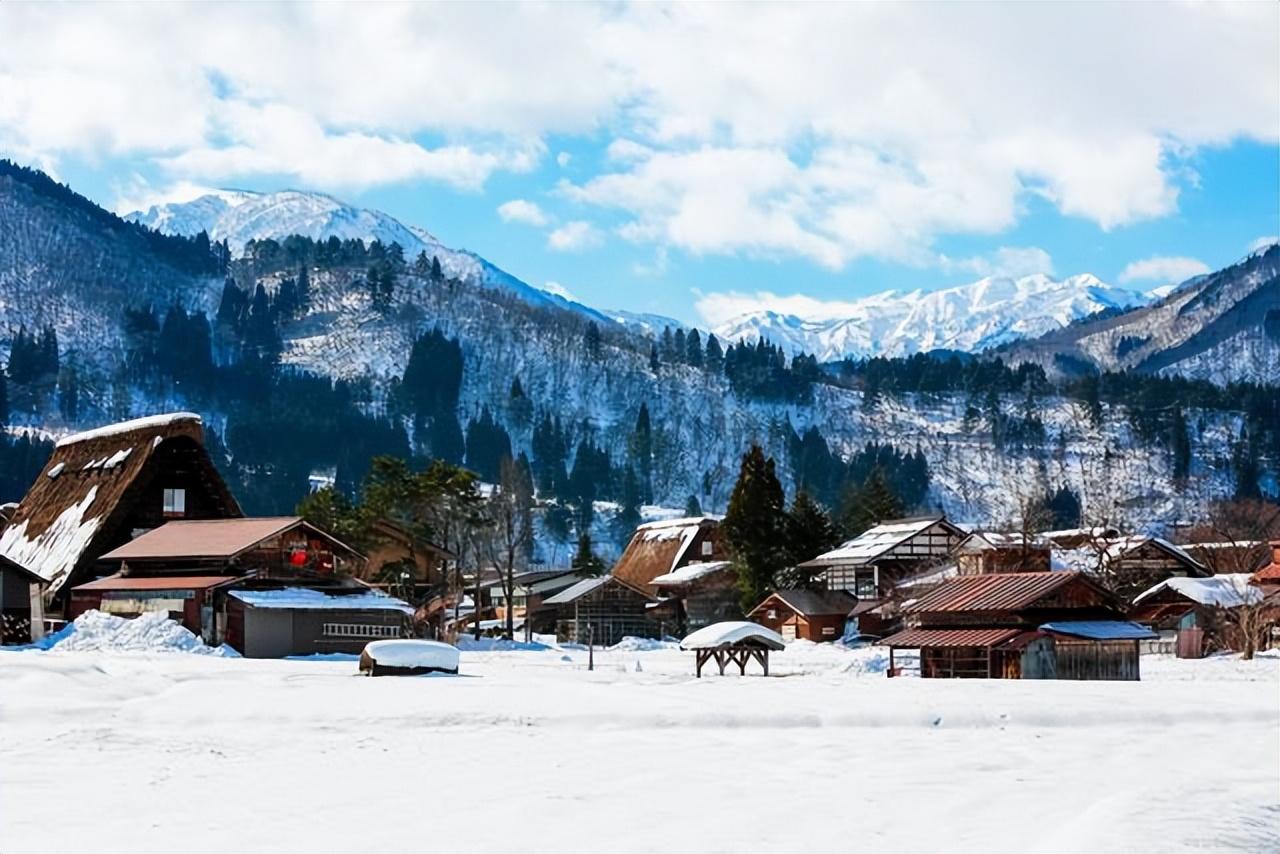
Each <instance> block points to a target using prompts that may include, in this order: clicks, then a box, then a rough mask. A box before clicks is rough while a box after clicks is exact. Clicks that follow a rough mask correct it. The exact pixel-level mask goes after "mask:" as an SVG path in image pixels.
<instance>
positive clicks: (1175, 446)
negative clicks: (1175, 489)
mask: <svg viewBox="0 0 1280 854" xmlns="http://www.w3.org/2000/svg"><path fill="white" fill-rule="evenodd" d="M1169 455H1170V457H1171V458H1172V467H1173V479H1174V480H1175V481H1177V482H1178V483H1179V484H1183V483H1185V482H1186V480H1187V476H1188V475H1189V474H1190V473H1191V437H1190V436H1189V435H1187V419H1186V416H1185V415H1183V413H1182V407H1181V406H1177V407H1174V410H1173V419H1172V423H1171V424H1170V425H1169Z"/></svg>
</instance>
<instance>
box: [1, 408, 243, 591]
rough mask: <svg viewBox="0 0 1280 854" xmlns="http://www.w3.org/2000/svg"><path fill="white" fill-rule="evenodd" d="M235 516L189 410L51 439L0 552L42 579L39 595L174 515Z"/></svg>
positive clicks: (89, 573) (88, 572)
mask: <svg viewBox="0 0 1280 854" xmlns="http://www.w3.org/2000/svg"><path fill="white" fill-rule="evenodd" d="M241 515H243V514H242V513H241V512H240V505H238V504H237V503H236V500H235V498H234V497H233V496H232V495H231V492H230V491H229V490H228V489H227V485H226V484H225V483H224V482H223V480H222V476H221V475H219V474H218V470H217V468H216V467H215V466H214V464H213V461H212V460H211V459H210V458H209V455H208V453H207V452H206V451H205V447H204V430H203V428H202V426H201V423H200V417H199V416H198V415H194V414H192V413H189V412H179V413H172V414H169V415H159V416H154V417H151V418H140V419H137V420H135V421H126V422H124V423H122V424H113V425H110V426H107V427H103V428H100V429H97V430H90V431H89V432H87V433H78V434H76V435H73V436H68V437H66V438H65V439H62V440H61V441H59V442H58V443H57V446H56V447H55V448H54V451H53V455H52V456H51V457H50V458H49V462H48V463H47V464H46V465H45V467H44V470H43V471H41V473H40V474H39V475H38V476H37V477H36V480H35V483H33V484H32V485H31V488H30V489H29V490H28V491H27V494H26V495H25V496H24V497H23V499H22V501H21V502H19V504H18V507H17V509H16V510H15V511H14V513H13V516H12V518H11V519H10V521H9V524H8V525H7V526H5V528H4V531H3V532H0V555H3V556H4V557H7V558H9V559H10V560H13V561H14V562H16V563H18V564H19V565H21V566H24V567H26V568H27V569H29V570H31V571H32V572H35V573H36V574H37V575H39V576H40V577H41V578H43V579H45V580H46V581H47V582H49V583H48V586H47V587H46V590H45V595H46V597H47V598H50V599H52V601H53V602H54V605H55V609H57V610H61V609H63V608H65V606H66V603H67V599H68V597H67V595H66V591H68V590H70V589H71V588H72V587H74V586H76V585H77V584H80V583H82V582H84V581H87V580H89V579H90V578H92V577H93V576H94V569H95V565H96V563H97V561H98V558H99V557H101V556H102V555H103V554H105V553H107V552H109V551H111V550H112V549H114V548H116V547H118V546H121V545H124V544H125V543H127V542H129V541H130V540H132V539H133V538H134V537H136V536H137V535H138V534H139V533H141V532H144V531H147V530H150V529H152V528H155V527H157V526H159V525H161V524H163V523H165V522H167V521H170V520H174V519H226V518H234V517H239V516H241Z"/></svg>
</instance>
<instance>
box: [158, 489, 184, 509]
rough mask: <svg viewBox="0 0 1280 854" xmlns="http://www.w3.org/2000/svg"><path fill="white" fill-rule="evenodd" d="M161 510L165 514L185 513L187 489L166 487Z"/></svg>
mask: <svg viewBox="0 0 1280 854" xmlns="http://www.w3.org/2000/svg"><path fill="white" fill-rule="evenodd" d="M162 501H163V504H162V510H163V512H164V515H166V516H185V515H187V491H186V490H185V489H183V488H182V487H173V488H169V487H166V488H165V490H164V497H163V499H162Z"/></svg>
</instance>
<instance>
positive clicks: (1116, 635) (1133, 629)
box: [1040, 620, 1159, 640]
mask: <svg viewBox="0 0 1280 854" xmlns="http://www.w3.org/2000/svg"><path fill="white" fill-rule="evenodd" d="M1040 630H1041V631H1045V632H1052V633H1054V634H1057V635H1070V636H1071V637H1077V638H1085V639H1087V640H1151V639H1153V638H1156V637H1159V635H1157V634H1156V633H1155V632H1153V631H1151V629H1148V628H1147V627H1146V626H1140V625H1138V624H1137V623H1131V622H1129V621H1128V620H1059V621H1056V622H1052V623H1045V624H1044V625H1042V626H1041V627H1040Z"/></svg>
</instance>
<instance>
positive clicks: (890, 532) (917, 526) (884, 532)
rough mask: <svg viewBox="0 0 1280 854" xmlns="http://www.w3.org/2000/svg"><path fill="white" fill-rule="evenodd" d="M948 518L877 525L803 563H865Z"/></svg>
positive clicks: (930, 518)
mask: <svg viewBox="0 0 1280 854" xmlns="http://www.w3.org/2000/svg"><path fill="white" fill-rule="evenodd" d="M943 521H945V519H944V517H942V516H928V517H925V518H922V519H901V520H897V521H894V522H886V523H884V524H882V525H876V526H875V527H874V528H870V529H868V530H867V531H864V532H863V533H862V534H859V535H858V536H857V537H855V538H854V539H852V540H849V541H848V542H846V543H843V544H842V545H840V546H839V547H838V548H835V549H832V550H831V551H829V552H825V553H824V554H820V555H818V556H817V557H816V558H814V559H813V560H810V561H805V563H804V564H802V566H803V565H811V564H835V563H842V564H865V563H869V562H871V561H872V560H874V559H875V558H877V557H880V556H881V555H882V554H884V553H885V552H887V551H889V550H890V549H892V548H894V547H895V546H897V545H899V544H900V543H903V542H905V541H907V540H909V539H911V538H912V537H914V536H916V535H917V534H920V533H922V532H924V531H925V530H927V529H928V528H931V527H932V526H934V525H936V524H938V523H939V522H943Z"/></svg>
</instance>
